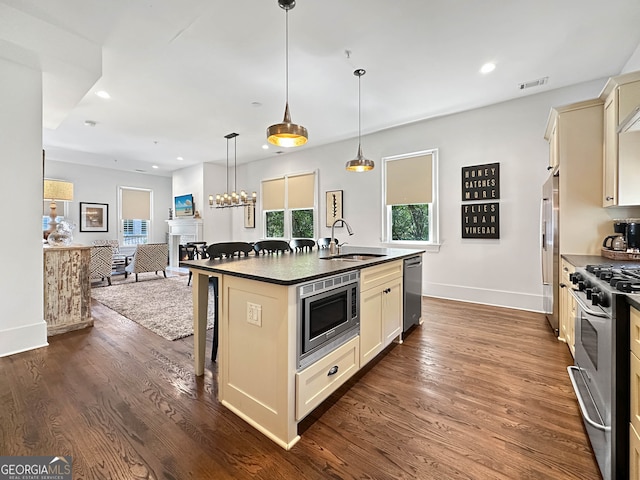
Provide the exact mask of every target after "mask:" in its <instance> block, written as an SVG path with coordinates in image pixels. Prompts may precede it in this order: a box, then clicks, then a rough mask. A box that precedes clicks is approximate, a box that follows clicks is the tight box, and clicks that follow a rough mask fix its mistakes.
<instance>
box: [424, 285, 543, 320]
mask: <svg viewBox="0 0 640 480" xmlns="http://www.w3.org/2000/svg"><path fill="white" fill-rule="evenodd" d="M422 293H423V295H426V296H428V297H436V298H444V299H448V300H457V301H460V302H469V303H479V304H483V305H492V306H496V307H506V308H514V309H516V310H527V311H531V312H540V313H542V312H543V309H542V294H540V295H533V294H529V293H522V292H509V291H505V290H490V289H486V288H475V287H464V286H460V285H448V284H444V283H428V284H425V285H423V288H422Z"/></svg>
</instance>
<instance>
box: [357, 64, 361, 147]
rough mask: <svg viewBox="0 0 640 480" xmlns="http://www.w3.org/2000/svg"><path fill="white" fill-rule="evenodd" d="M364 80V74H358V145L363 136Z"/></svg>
mask: <svg viewBox="0 0 640 480" xmlns="http://www.w3.org/2000/svg"><path fill="white" fill-rule="evenodd" d="M361 80H362V75H358V145H360V144H361V143H362V142H361V137H362V109H361V101H360V81H361Z"/></svg>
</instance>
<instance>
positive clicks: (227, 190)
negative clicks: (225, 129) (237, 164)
mask: <svg viewBox="0 0 640 480" xmlns="http://www.w3.org/2000/svg"><path fill="white" fill-rule="evenodd" d="M224 193H229V139H228V138H227V189H226V190H225V191H224Z"/></svg>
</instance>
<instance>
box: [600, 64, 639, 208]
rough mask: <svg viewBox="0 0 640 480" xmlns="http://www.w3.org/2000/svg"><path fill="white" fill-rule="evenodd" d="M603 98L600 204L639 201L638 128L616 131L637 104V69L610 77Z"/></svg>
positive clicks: (626, 204) (613, 204) (622, 204)
mask: <svg viewBox="0 0 640 480" xmlns="http://www.w3.org/2000/svg"><path fill="white" fill-rule="evenodd" d="M600 99H601V100H603V101H604V149H603V153H604V158H603V192H602V197H603V198H602V205H603V206H605V207H611V206H616V205H620V206H629V205H640V189H638V184H639V183H640V131H633V132H628V133H621V134H618V127H619V125H620V124H621V123H622V122H623V121H624V120H625V118H627V116H628V115H630V114H631V113H632V112H633V111H634V110H635V108H636V107H637V106H638V105H640V72H633V73H628V74H625V75H620V76H618V77H613V78H610V79H609V81H608V82H607V84H606V85H605V87H604V89H603V91H602V93H601V94H600Z"/></svg>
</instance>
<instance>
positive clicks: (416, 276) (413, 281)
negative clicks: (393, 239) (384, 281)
mask: <svg viewBox="0 0 640 480" xmlns="http://www.w3.org/2000/svg"><path fill="white" fill-rule="evenodd" d="M403 271H404V276H403V283H404V300H403V307H404V320H403V326H402V331H403V332H406V331H407V330H408V329H409V328H410V327H411V326H412V325H418V324H419V323H420V317H421V316H422V313H421V312H422V255H416V256H415V257H410V258H405V260H404V270H403Z"/></svg>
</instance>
